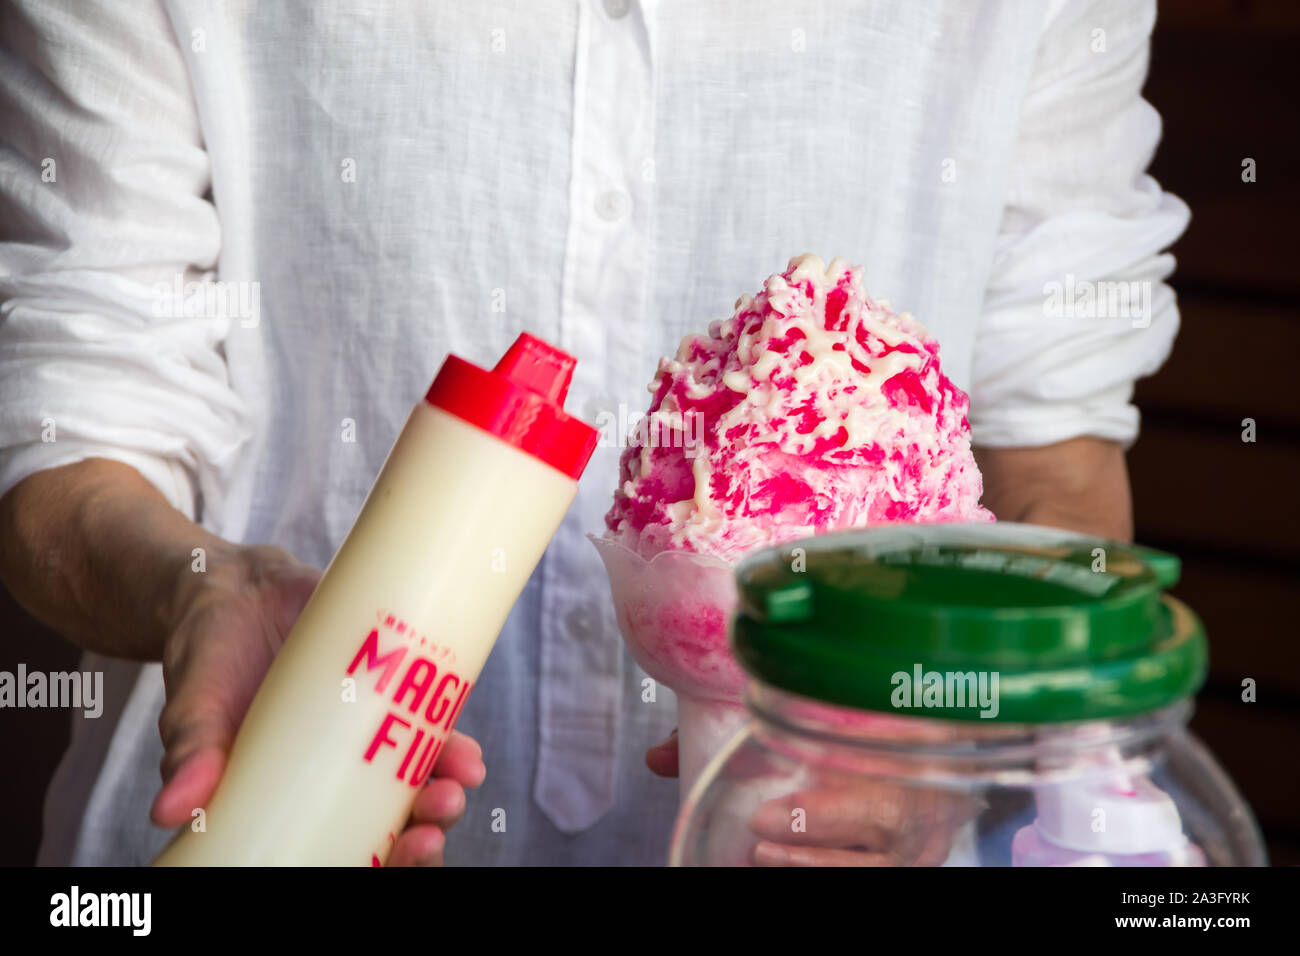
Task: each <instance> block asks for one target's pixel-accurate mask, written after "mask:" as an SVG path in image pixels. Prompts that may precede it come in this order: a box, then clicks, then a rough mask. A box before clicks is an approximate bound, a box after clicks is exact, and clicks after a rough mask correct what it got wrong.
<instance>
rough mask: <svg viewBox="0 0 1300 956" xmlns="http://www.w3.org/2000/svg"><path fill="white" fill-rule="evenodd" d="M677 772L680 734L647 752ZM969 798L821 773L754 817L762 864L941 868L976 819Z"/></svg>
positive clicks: (658, 767)
mask: <svg viewBox="0 0 1300 956" xmlns="http://www.w3.org/2000/svg"><path fill="white" fill-rule="evenodd" d="M645 762H646V766H647V767H649V768H650V769H651V770H652V771H654V772H655V773H656V774H658V775H659V776H661V777H675V776H677V772H678V771H677V731H675V730H674V731H673V732H672V734H670V735H669V736H668V738H667V739H665V740H663V741H662V742H660V743H658V744H656V745H655V746H653V747H651V748H650V749H649V750H647V751H646V755H645ZM972 810H973V803H972V801H971V800H970V798H969V797H966V796H963V795H960V794H957V793H954V792H949V791H944V790H938V789H922V788H917V787H903V786H899V785H897V784H892V783H885V782H881V781H873V780H868V779H865V778H861V777H856V776H852V775H847V774H843V775H831V774H826V773H823V774H822V775H821V777H820V779H819V780H818V785H817V786H816V787H813V788H808V789H804V790H800V791H798V792H796V793H791V794H789V795H787V796H784V797H780V798H778V799H775V800H770V801H768V802H767V803H765V804H763V806H761V807H759V809H758V812H757V813H755V814H754V816H753V818H752V819H751V820H750V823H749V827H750V830H752V831H753V832H754V834H755V835H757V836H758V838H759V842H758V843H757V844H756V845H755V847H754V850H753V855H752V860H753V862H754V863H755V864H757V865H758V866H938V865H939V864H941V863H943V861H944V860H946V859H947V858H948V855H949V854H950V853H951V852H952V843H953V838H954V837H955V836H956V834H957V831H958V830H960V829H961V827H962V826H963V825H965V824H966V823H967V822H968V821H969V820H970V818H971V815H972Z"/></svg>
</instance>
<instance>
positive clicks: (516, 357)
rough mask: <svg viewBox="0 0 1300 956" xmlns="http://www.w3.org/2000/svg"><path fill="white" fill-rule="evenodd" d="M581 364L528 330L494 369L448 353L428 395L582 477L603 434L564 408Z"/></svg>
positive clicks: (446, 408)
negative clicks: (565, 398) (576, 369)
mask: <svg viewBox="0 0 1300 956" xmlns="http://www.w3.org/2000/svg"><path fill="white" fill-rule="evenodd" d="M577 364H578V360H577V359H575V358H574V357H573V356H572V355H570V354H569V353H568V352H561V351H560V350H559V349H557V348H555V346H553V345H550V344H548V343H546V342H543V341H542V340H541V339H539V338H537V337H536V336H532V335H529V334H528V333H527V332H524V333H522V334H521V335H520V336H519V338H517V339H515V344H514V345H512V346H510V351H508V352H506V354H505V356H504V357H503V358H502V359H501V361H499V362H497V364H496V368H494V369H493V370H492V371H490V372H489V371H487V370H486V369H482V368H479V367H478V366H477V365H475V364H474V363H472V362H466V361H465V360H464V359H463V358H457V357H456V356H455V355H448V356H447V360H446V361H445V362H443V363H442V368H441V369H439V370H438V375H437V377H436V378H435V379H434V380H433V384H432V385H430V386H429V392H428V394H427V395H425V396H424V400H425V401H426V402H428V403H429V404H430V405H434V406H437V407H438V408H441V409H442V410H443V411H444V412H450V413H451V414H452V415H455V416H456V417H457V418H460V419H462V420H464V421H467V422H469V423H470V424H471V425H476V426H478V427H479V428H481V429H483V430H484V431H485V432H488V433H489V434H491V435H495V436H496V437H497V438H500V439H501V440H502V441H504V442H508V443H509V444H511V445H514V446H515V447H516V448H518V449H519V450H520V451H524V452H527V453H528V454H530V455H532V456H533V457H534V458H537V459H540V460H541V461H544V462H546V464H548V465H550V466H551V467H552V468H556V469H558V470H559V471H562V472H564V474H566V475H568V476H569V477H570V478H573V479H577V478H579V477H581V476H582V470H583V469H584V468H586V467H587V461H588V459H590V458H591V453H592V451H594V450H595V448H596V439H597V437H598V435H597V432H596V430H595V429H594V428H592V427H591V426H590V425H588V424H587V423H585V422H582V421H579V420H578V419H576V418H574V417H573V416H572V415H569V414H568V413H567V412H565V410H564V397H565V395H567V394H568V391H569V382H570V380H571V379H572V378H573V367H574V366H575V365H577Z"/></svg>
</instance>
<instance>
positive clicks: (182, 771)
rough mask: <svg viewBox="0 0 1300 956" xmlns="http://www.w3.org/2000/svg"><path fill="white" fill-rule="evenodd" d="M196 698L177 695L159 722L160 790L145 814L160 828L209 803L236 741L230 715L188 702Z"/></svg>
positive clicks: (218, 708)
mask: <svg viewBox="0 0 1300 956" xmlns="http://www.w3.org/2000/svg"><path fill="white" fill-rule="evenodd" d="M194 696H196V695H194V694H191V695H185V694H177V695H176V697H175V698H174V699H173V700H171V701H168V703H167V706H166V707H164V708H163V712H162V716H161V717H160V718H159V720H158V729H159V732H160V734H161V736H162V740H163V748H164V750H163V758H162V762H161V764H160V769H161V771H162V777H163V786H162V789H161V790H160V791H159V792H158V796H157V797H155V798H154V802H153V806H152V807H151V808H150V811H149V816H150V818H151V819H152V820H153V822H154V823H155V824H157V825H158V826H160V827H174V826H179V825H180V824H182V823H185V822H186V821H188V820H190V819H192V817H193V813H194V810H195V809H196V808H198V807H202V806H203V805H204V803H206V802H207V800H208V799H209V798H210V797H211V796H212V794H213V792H214V791H215V790H216V789H217V781H219V780H220V779H221V773H222V771H223V770H224V769H225V766H226V755H227V754H228V753H229V751H230V745H231V743H232V742H233V740H234V736H235V728H234V726H232V723H231V720H230V716H229V712H228V711H226V710H225V708H223V707H221V706H220V705H218V704H215V702H214V703H213V704H211V705H209V706H202V705H201V704H196V703H195V702H193V701H192V700H191V698H193V697H194ZM200 700H202V698H200Z"/></svg>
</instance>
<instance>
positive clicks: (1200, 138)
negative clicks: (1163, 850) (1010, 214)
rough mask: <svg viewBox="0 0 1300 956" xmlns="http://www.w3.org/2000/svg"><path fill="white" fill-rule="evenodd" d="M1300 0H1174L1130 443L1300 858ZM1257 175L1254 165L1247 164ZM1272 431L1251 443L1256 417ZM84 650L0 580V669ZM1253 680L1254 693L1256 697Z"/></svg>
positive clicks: (1241, 746) (32, 735) (1271, 817)
mask: <svg viewBox="0 0 1300 956" xmlns="http://www.w3.org/2000/svg"><path fill="white" fill-rule="evenodd" d="M1297 61H1300V4H1295V3H1293V2H1291V0H1277V2H1267V3H1266V2H1253V3H1252V2H1241V0H1237V2H1234V0H1177V2H1171V3H1168V4H1166V5H1165V6H1164V7H1162V9H1161V13H1160V20H1159V22H1158V24H1157V26H1156V33H1155V39H1154V41H1153V51H1152V59H1151V76H1150V79H1149V80H1148V82H1147V88H1146V98H1147V99H1148V100H1150V101H1151V103H1152V104H1153V105H1154V106H1155V107H1156V109H1157V110H1159V111H1160V113H1161V115H1162V116H1163V117H1164V123H1165V135H1164V140H1163V142H1162V144H1161V146H1160V150H1159V152H1158V153H1157V155H1156V160H1155V163H1154V166H1153V168H1152V173H1153V175H1154V176H1155V177H1156V179H1158V180H1159V181H1160V183H1161V185H1162V186H1164V187H1165V188H1166V189H1168V190H1170V191H1171V192H1173V193H1175V194H1177V195H1179V196H1181V197H1182V198H1183V199H1184V200H1185V201H1186V202H1187V204H1188V205H1189V206H1191V208H1192V224H1191V227H1190V228H1189V229H1188V231H1187V233H1186V234H1185V235H1184V237H1183V239H1182V240H1181V241H1180V242H1179V243H1178V245H1177V246H1175V247H1174V252H1175V254H1176V255H1177V257H1178V271H1177V273H1176V274H1175V276H1174V279H1173V284H1174V286H1175V288H1176V289H1177V291H1178V299H1179V306H1180V309H1181V311H1182V319H1183V328H1182V331H1181V333H1180V334H1179V337H1178V340H1177V342H1176V344H1175V347H1174V353H1173V356H1172V358H1171V359H1170V360H1169V362H1168V364H1167V365H1166V366H1165V367H1164V368H1163V369H1162V370H1161V371H1160V372H1159V373H1158V374H1157V375H1155V376H1154V377H1152V378H1150V379H1148V380H1146V381H1144V382H1142V383H1141V384H1140V385H1139V386H1138V405H1139V407H1140V408H1141V409H1142V412H1143V429H1142V436H1141V438H1140V439H1139V441H1138V443H1137V444H1136V445H1135V446H1134V448H1133V450H1132V452H1131V453H1130V455H1129V466H1130V468H1131V470H1132V478H1133V493H1134V501H1135V508H1136V513H1137V539H1138V540H1139V541H1141V542H1143V543H1145V544H1150V545H1153V546H1156V547H1161V548H1165V549H1168V550H1170V551H1173V552H1174V553H1176V554H1178V555H1180V556H1181V557H1182V558H1183V560H1184V572H1183V580H1182V583H1181V584H1180V585H1179V586H1178V587H1177V588H1176V589H1175V590H1174V593H1175V594H1177V595H1178V596H1179V597H1181V598H1182V599H1183V600H1185V601H1187V602H1188V603H1189V604H1191V605H1192V607H1194V608H1195V609H1196V610H1197V611H1198V612H1199V613H1200V615H1201V617H1202V618H1203V620H1204V621H1205V625H1206V628H1207V630H1208V631H1209V634H1210V647H1211V673H1210V679H1209V683H1208V684H1207V686H1206V688H1205V690H1204V691H1203V692H1202V693H1201V694H1200V695H1199V697H1198V699H1197V711H1196V715H1195V717H1194V719H1193V721H1192V727H1193V729H1194V730H1195V732H1196V733H1197V734H1198V735H1199V736H1200V737H1201V738H1202V739H1203V740H1204V741H1205V742H1206V743H1207V744H1208V745H1209V747H1210V749H1211V750H1212V751H1213V752H1214V753H1215V754H1216V756H1217V757H1218V759H1219V761H1220V762H1221V763H1222V764H1223V766H1224V767H1225V769H1226V770H1227V771H1228V773H1229V775H1230V776H1231V777H1232V778H1233V779H1234V780H1235V781H1236V783H1237V786H1238V787H1239V788H1240V790H1241V792H1242V793H1243V794H1244V796H1245V797H1246V799H1247V800H1248V801H1249V802H1250V804H1251V806H1252V807H1253V809H1254V811H1255V814H1256V816H1257V817H1258V819H1259V823H1260V826H1261V827H1262V828H1263V830H1264V834H1265V837H1266V839H1267V841H1268V850H1269V856H1270V858H1271V860H1272V862H1273V863H1274V864H1276V865H1296V864H1300V772H1297V771H1296V758H1297V756H1298V755H1300V640H1297V638H1298V637H1300V628H1298V627H1297V623H1296V617H1295V612H1294V610H1293V607H1292V604H1293V597H1294V595H1295V593H1296V583H1297V581H1300V548H1298V546H1297V542H1296V536H1297V534H1300V520H1297V519H1298V518H1300V507H1298V506H1297V497H1298V496H1300V400H1297V390H1298V389H1300V367H1297V366H1296V360H1297V358H1300V315H1298V314H1297V307H1300V265H1298V264H1297V262H1296V259H1295V254H1296V251H1297V243H1296V241H1295V238H1294V236H1295V232H1296V230H1297V229H1300V150H1298V149H1297V147H1298V146H1300V137H1298V135H1297V126H1296V123H1297V105H1296V104H1297V102H1300V83H1297V74H1298V72H1300V69H1298V67H1300V64H1298V62H1297ZM1248 157H1249V158H1253V159H1254V160H1255V162H1256V182H1253V183H1245V182H1243V181H1242V178H1241V174H1242V161H1243V160H1244V159H1246V158H1248ZM1244 418H1253V419H1254V420H1255V422H1256V429H1257V440H1256V442H1255V443H1254V444H1247V443H1245V442H1243V441H1242V440H1241V433H1242V427H1243V426H1242V419H1244ZM77 659H78V653H77V651H76V649H75V648H74V647H73V646H72V645H71V644H69V643H68V642H67V641H65V640H64V639H63V638H61V637H59V636H58V635H56V634H53V633H51V632H49V631H47V630H45V629H43V628H41V627H40V626H39V625H37V624H35V623H34V622H33V621H31V620H30V619H29V618H28V617H27V616H26V615H25V614H24V613H23V612H22V611H21V610H20V609H19V608H18V607H17V606H16V605H15V604H14V603H13V600H12V598H10V596H9V595H8V594H7V593H6V592H5V591H4V590H3V588H0V670H8V671H14V670H15V669H16V667H17V664H18V662H19V661H20V660H21V661H24V662H25V663H26V664H27V667H28V669H29V670H41V671H59V670H72V669H75V667H76V665H77ZM1245 678H1253V679H1254V680H1255V681H1256V684H1257V696H1258V700H1257V702H1255V703H1243V702H1242V700H1241V682H1242V680H1243V679H1245ZM68 719H69V716H68V712H67V711H60V710H50V709H45V710H8V711H6V712H5V714H4V722H3V725H2V726H0V768H4V769H3V771H0V773H3V775H4V776H3V782H2V783H0V865H15V864H17V865H26V864H30V863H32V862H33V861H34V859H35V855H36V847H37V844H38V842H39V839H40V827H41V818H40V807H41V799H42V795H43V793H44V790H45V786H46V783H47V782H48V780H49V778H50V775H51V774H52V773H53V772H54V767H55V765H56V763H57V762H58V759H59V757H60V755H61V754H62V751H63V748H64V746H65V743H66V741H67V736H68Z"/></svg>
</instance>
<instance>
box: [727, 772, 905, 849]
mask: <svg viewBox="0 0 1300 956" xmlns="http://www.w3.org/2000/svg"><path fill="white" fill-rule="evenodd" d="M917 798H918V795H917V794H916V792H914V791H911V790H908V789H905V788H903V787H896V786H889V785H882V786H878V787H877V786H871V787H863V788H842V789H839V788H837V789H834V790H801V791H798V792H796V793H791V794H787V795H786V796H783V797H778V798H776V799H775V800H770V801H768V802H767V803H765V804H763V805H762V806H761V807H759V809H758V811H757V812H756V813H755V814H754V815H753V817H752V818H751V819H750V822H749V826H750V829H751V830H753V831H754V833H755V834H757V835H758V836H759V837H761V838H763V839H765V840H772V841H775V842H778V843H788V844H794V845H798V846H816V847H854V846H865V847H869V848H871V849H873V850H884V849H886V848H888V847H889V846H890V845H891V844H892V843H893V842H894V840H895V838H896V837H897V834H898V833H899V832H900V831H902V830H903V829H904V827H905V826H906V825H907V823H908V820H909V818H910V817H911V816H912V813H913V810H914V804H915V801H916V800H917Z"/></svg>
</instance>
